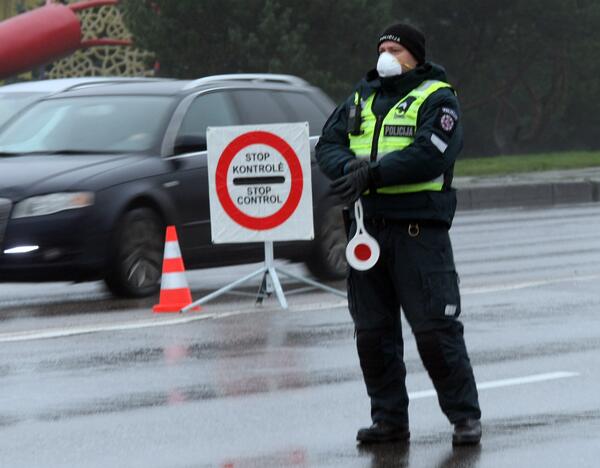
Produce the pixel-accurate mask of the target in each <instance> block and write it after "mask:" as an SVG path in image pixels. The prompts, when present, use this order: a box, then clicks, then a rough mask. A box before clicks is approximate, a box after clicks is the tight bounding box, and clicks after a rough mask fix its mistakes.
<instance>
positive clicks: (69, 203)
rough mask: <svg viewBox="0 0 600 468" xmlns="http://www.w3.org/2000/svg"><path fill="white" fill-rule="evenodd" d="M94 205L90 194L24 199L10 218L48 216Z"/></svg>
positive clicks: (55, 194) (63, 194)
mask: <svg viewBox="0 0 600 468" xmlns="http://www.w3.org/2000/svg"><path fill="white" fill-rule="evenodd" d="M93 204H94V194H93V193H91V192H69V193H51V194H50V195H41V196H39V197H31V198H26V199H25V200H23V201H20V202H19V203H17V204H16V205H15V208H14V210H13V213H12V217H13V218H14V219H16V218H29V217H31V216H42V215H49V214H52V213H58V212H59V211H65V210H74V209H77V208H84V207H86V206H90V205H93Z"/></svg>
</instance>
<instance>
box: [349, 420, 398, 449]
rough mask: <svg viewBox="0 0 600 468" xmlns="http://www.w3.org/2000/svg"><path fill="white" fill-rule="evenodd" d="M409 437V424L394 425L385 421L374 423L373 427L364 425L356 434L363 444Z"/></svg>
mask: <svg viewBox="0 0 600 468" xmlns="http://www.w3.org/2000/svg"><path fill="white" fill-rule="evenodd" d="M409 438H410V432H409V431H408V426H394V425H392V424H390V423H387V422H385V421H378V422H376V423H373V425H372V426H371V427H363V428H362V429H359V431H358V433H357V434H356V440H358V441H359V442H361V443H363V444H372V443H377V442H391V441H393V440H408V439H409Z"/></svg>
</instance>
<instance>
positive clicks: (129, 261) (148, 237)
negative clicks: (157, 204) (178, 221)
mask: <svg viewBox="0 0 600 468" xmlns="http://www.w3.org/2000/svg"><path fill="white" fill-rule="evenodd" d="M164 235H165V234H164V223H163V222H162V220H161V219H160V217H159V216H158V215H157V214H156V212H155V211H153V210H152V209H150V208H135V209H133V210H131V211H128V212H127V213H125V215H124V216H123V217H122V218H121V220H120V221H119V224H118V226H117V228H116V230H115V235H114V238H113V243H112V245H111V259H110V264H109V271H108V274H107V275H106V277H105V282H106V285H107V286H108V289H109V290H110V291H111V292H112V293H113V294H114V295H116V296H119V297H146V296H150V295H152V294H155V293H156V292H157V291H158V290H159V287H160V277H161V273H162V257H163V248H164Z"/></svg>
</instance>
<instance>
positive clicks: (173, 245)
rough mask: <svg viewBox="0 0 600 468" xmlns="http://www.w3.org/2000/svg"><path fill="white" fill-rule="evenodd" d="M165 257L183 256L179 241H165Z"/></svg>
mask: <svg viewBox="0 0 600 468" xmlns="http://www.w3.org/2000/svg"><path fill="white" fill-rule="evenodd" d="M164 258H168V259H172V258H181V250H180V249H179V243H178V242H177V241H169V242H165V256H164Z"/></svg>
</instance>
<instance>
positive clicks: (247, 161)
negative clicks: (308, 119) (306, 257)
mask: <svg viewBox="0 0 600 468" xmlns="http://www.w3.org/2000/svg"><path fill="white" fill-rule="evenodd" d="M207 142H208V180H209V197H210V221H211V234H212V240H213V242H215V243H227V242H256V241H283V240H305V239H312V238H313V237H314V230H313V215H312V187H311V173H310V143H309V138H308V124H307V123H300V124H276V125H261V126H235V127H209V128H208V130H207Z"/></svg>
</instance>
